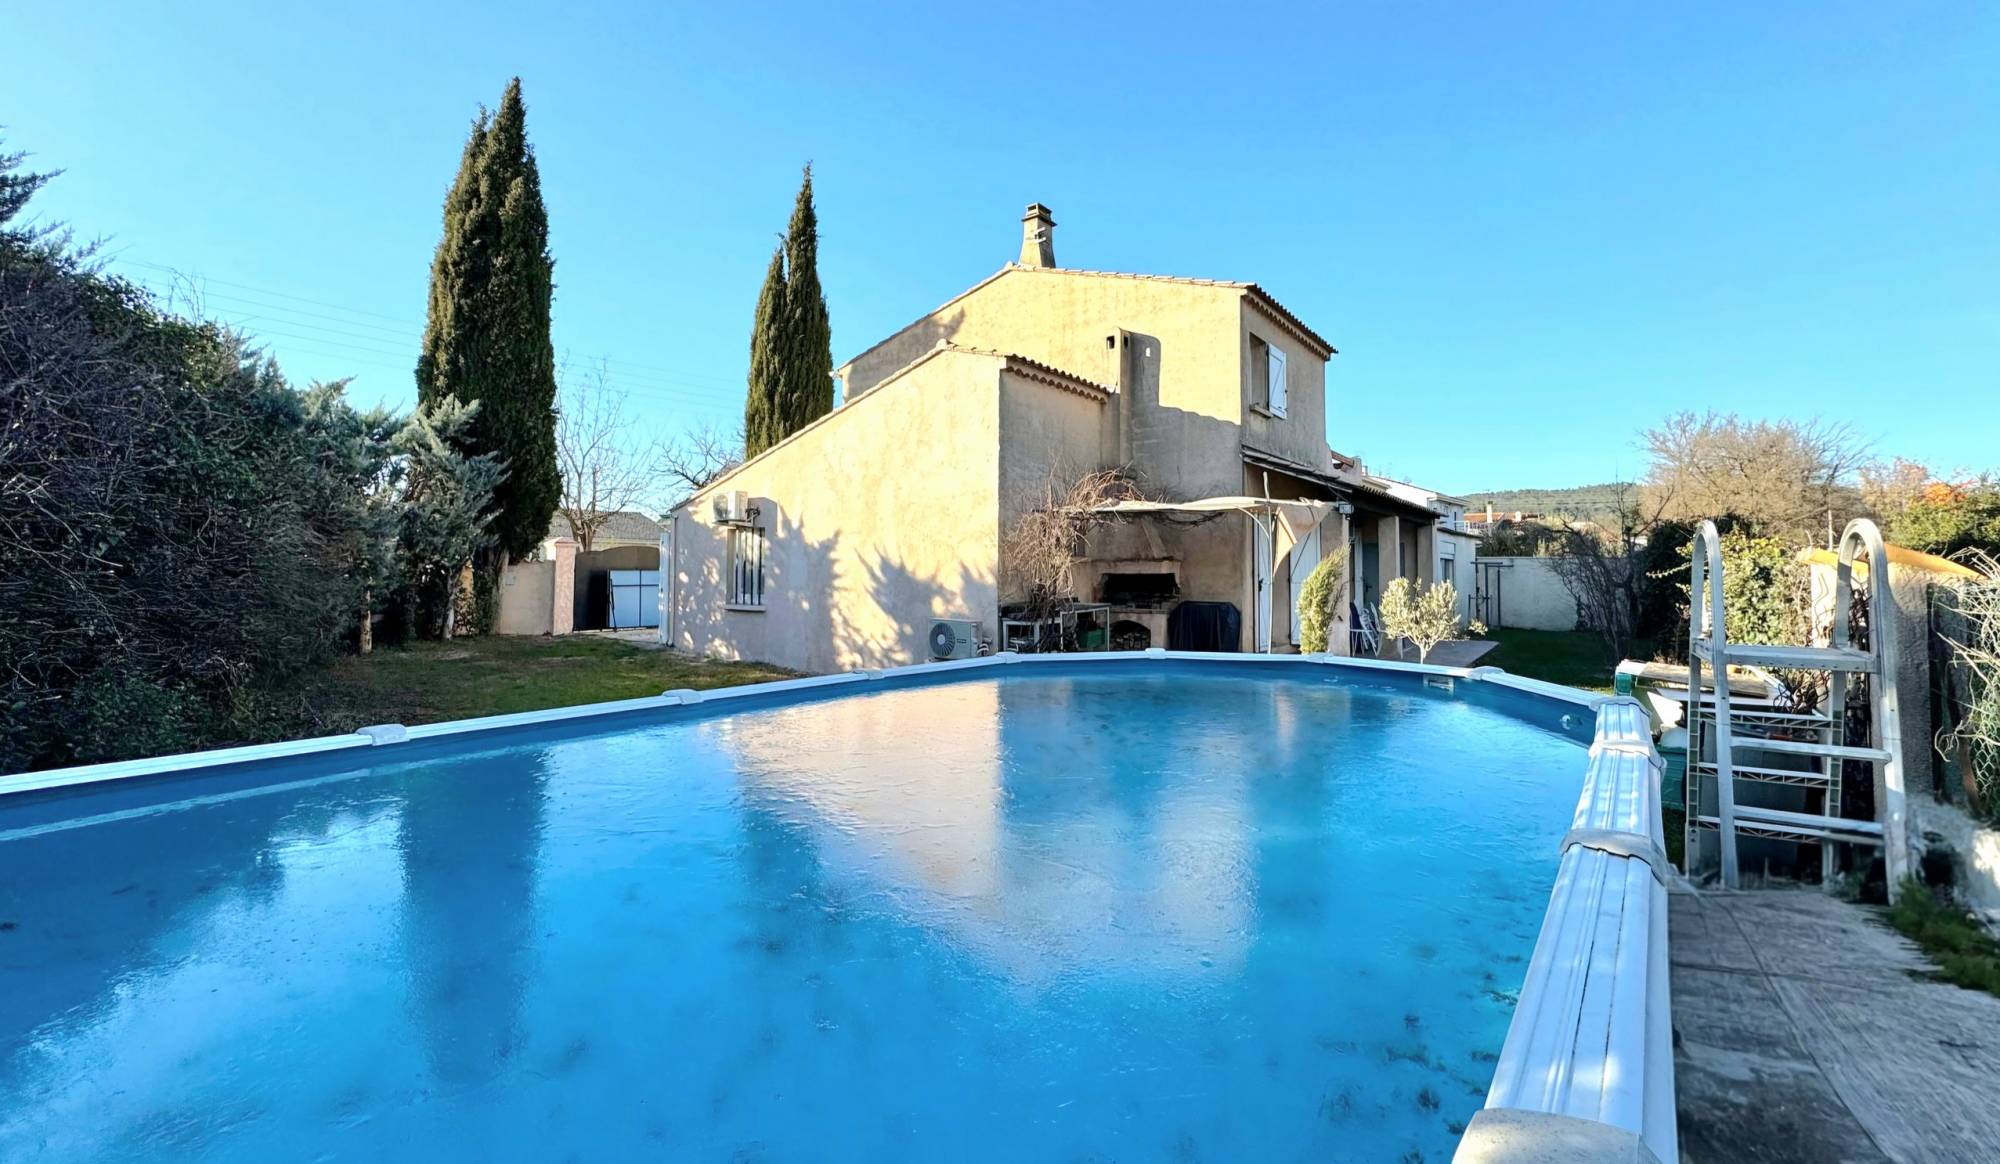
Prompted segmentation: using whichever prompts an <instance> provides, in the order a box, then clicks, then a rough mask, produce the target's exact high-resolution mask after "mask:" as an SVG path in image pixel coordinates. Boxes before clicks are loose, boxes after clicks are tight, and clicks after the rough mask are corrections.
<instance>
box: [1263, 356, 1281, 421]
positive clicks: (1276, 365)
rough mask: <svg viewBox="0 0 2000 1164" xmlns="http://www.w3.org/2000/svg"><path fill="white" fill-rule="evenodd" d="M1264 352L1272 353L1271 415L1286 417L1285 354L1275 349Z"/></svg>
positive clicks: (1270, 368)
mask: <svg viewBox="0 0 2000 1164" xmlns="http://www.w3.org/2000/svg"><path fill="white" fill-rule="evenodd" d="M1264 350H1265V351H1267V352H1269V353H1270V365H1269V371H1270V380H1271V386H1270V393H1271V414H1272V415H1273V416H1283V415H1285V353H1283V352H1281V351H1279V350H1278V349H1277V348H1275V347H1272V348H1266V349H1264Z"/></svg>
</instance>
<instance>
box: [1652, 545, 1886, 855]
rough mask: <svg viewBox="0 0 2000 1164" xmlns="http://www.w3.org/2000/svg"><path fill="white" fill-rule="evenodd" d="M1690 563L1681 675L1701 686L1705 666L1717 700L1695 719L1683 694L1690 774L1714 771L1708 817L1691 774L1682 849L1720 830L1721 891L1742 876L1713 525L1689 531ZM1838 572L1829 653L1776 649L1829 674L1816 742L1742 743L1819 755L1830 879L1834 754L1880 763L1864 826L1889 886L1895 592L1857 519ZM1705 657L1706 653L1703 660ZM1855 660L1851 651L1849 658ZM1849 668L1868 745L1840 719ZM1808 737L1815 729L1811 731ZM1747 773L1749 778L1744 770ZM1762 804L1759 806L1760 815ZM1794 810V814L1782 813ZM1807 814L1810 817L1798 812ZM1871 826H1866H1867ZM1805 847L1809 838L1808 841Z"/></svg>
mask: <svg viewBox="0 0 2000 1164" xmlns="http://www.w3.org/2000/svg"><path fill="white" fill-rule="evenodd" d="M1693 551H1694V552H1693V553H1692V554H1691V555H1690V556H1691V558H1692V559H1693V561H1692V577H1691V580H1690V581H1691V585H1690V587H1689V596H1690V601H1689V618H1688V648H1689V649H1688V677H1689V691H1690V692H1691V693H1699V692H1700V690H1701V686H1700V684H1701V673H1702V666H1703V663H1704V661H1705V662H1706V663H1707V665H1708V666H1709V667H1710V668H1711V669H1712V670H1713V671H1714V673H1715V677H1716V682H1715V689H1716V698H1715V703H1714V711H1713V712H1712V714H1711V715H1707V716H1704V715H1702V714H1700V712H1699V702H1698V694H1693V695H1691V697H1690V701H1689V707H1690V712H1691V714H1690V715H1689V717H1688V746H1689V751H1688V755H1689V759H1690V771H1691V772H1692V771H1696V770H1699V768H1700V767H1713V768H1714V769H1715V774H1716V784H1715V787H1716V802H1717V803H1716V811H1715V813H1714V815H1712V816H1711V815H1708V814H1706V813H1703V812H1702V811H1701V808H1700V806H1699V804H1698V799H1699V788H1698V785H1697V783H1696V782H1695V781H1693V780H1690V782H1689V787H1690V790H1691V791H1690V801H1691V803H1690V808H1691V810H1692V811H1690V813H1689V816H1688V837H1689V844H1690V850H1689V851H1690V852H1692V851H1693V845H1694V843H1695V840H1696V835H1697V833H1698V832H1699V830H1700V829H1701V828H1702V827H1703V826H1704V825H1707V826H1709V827H1714V828H1715V829H1716V831H1717V833H1718V834H1719V839H1720V841H1721V848H1722V883H1723V885H1724V886H1725V887H1727V888H1730V889H1736V888H1739V887H1740V883H1741V875H1740V867H1739V862H1738V859H1737V853H1736V847H1737V846H1736V840H1737V836H1738V833H1739V831H1740V830H1741V829H1742V827H1743V826H1742V825H1741V824H1739V820H1738V818H1739V813H1738V812H1737V809H1736V788H1735V781H1736V772H1737V769H1736V765H1735V762H1734V755H1733V749H1734V744H1735V743H1737V742H1739V741H1738V740H1737V739H1736V736H1735V725H1734V722H1733V716H1732V714H1731V709H1730V695H1729V689H1728V675H1729V662H1730V653H1731V652H1730V647H1729V641H1728V632H1727V628H1726V626H1725V622H1724V618H1723V604H1722V590H1723V586H1722V560H1721V537H1720V535H1719V534H1718V533H1717V531H1716V529H1715V525H1714V523H1713V522H1703V523H1702V525H1701V528H1700V529H1699V530H1698V531H1697V532H1696V535H1695V544H1694V546H1693ZM1864 553H1865V554H1866V555H1867V563H1868V569H1869V571H1870V579H1871V581H1870V591H1871V597H1873V599H1874V602H1873V603H1872V604H1871V608H1870V618H1869V647H1868V650H1867V651H1865V652H1857V651H1855V650H1854V649H1853V648H1852V646H1851V642H1852V639H1853V629H1852V626H1851V619H1852V612H1853V599H1854V563H1855V561H1856V560H1857V558H1858V556H1859V555H1861V554H1864ZM1837 562H1838V571H1837V575H1836V583H1835V587H1834V600H1833V602H1834V605H1833V612H1832V618H1831V620H1830V621H1831V626H1830V628H1829V636H1828V637H1829V640H1830V649H1824V650H1817V651H1815V650H1814V649H1812V648H1804V649H1797V650H1793V649H1791V648H1779V649H1778V651H1779V653H1787V652H1789V653H1793V654H1797V655H1800V656H1807V657H1805V658H1801V659H1800V660H1799V663H1798V665H1801V666H1806V667H1809V668H1811V669H1817V670H1824V671H1826V672H1827V674H1828V696H1827V699H1828V708H1827V710H1828V717H1827V718H1828V720H1829V722H1828V724H1827V726H1826V728H1825V729H1824V735H1823V736H1822V737H1821V740H1820V741H1819V742H1818V743H1816V744H1814V743H1807V742H1804V741H1776V740H1773V741H1753V740H1750V739H1749V738H1745V739H1744V740H1742V741H1741V742H1743V743H1745V744H1746V745H1747V744H1750V743H1753V742H1754V743H1756V745H1757V746H1758V747H1759V748H1763V749H1764V750H1766V751H1774V752H1792V753H1797V754H1803V755H1812V756H1815V757H1817V758H1819V759H1820V760H1821V761H1822V763H1823V764H1824V767H1823V769H1822V774H1823V779H1824V780H1825V784H1826V788H1825V791H1824V793H1822V796H1823V799H1822V801H1821V808H1820V812H1819V814H1817V815H1818V816H1819V817H1820V818H1821V819H1822V820H1824V821H1826V822H1827V824H1826V825H1825V827H1824V828H1822V829H1818V830H1814V831H1818V832H1820V833H1822V834H1823V836H1822V838H1821V839H1820V840H1819V842H1818V843H1819V844H1820V846H1821V848H1820V852H1821V871H1822V874H1823V875H1825V876H1826V877H1827V878H1828V879H1829V880H1830V878H1831V875H1832V870H1833V853H1832V846H1831V843H1829V842H1837V843H1854V842H1853V841H1852V840H1850V839H1849V838H1848V837H1846V836H1842V835H1840V834H1842V833H1843V832H1852V831H1853V830H1852V829H1843V828H1841V826H1840V825H1839V824H1838V822H1839V820H1840V819H1841V818H1840V816H1839V808H1840V803H1839V796H1840V787H1841V783H1842V773H1841V769H1840V765H1841V763H1842V761H1843V760H1846V759H1855V760H1861V761H1864V762H1867V763H1870V764H1874V765H1877V766H1879V767H1878V769H1877V770H1878V771H1879V772H1880V774H1881V778H1882V779H1881V783H1882V789H1883V795H1882V804H1880V805H1879V806H1878V811H1877V815H1878V821H1877V822H1873V823H1874V828H1875V829H1879V831H1880V835H1881V838H1882V839H1881V842H1880V843H1881V845H1882V848H1883V860H1884V863H1885V865H1886V866H1887V871H1888V879H1889V882H1890V884H1891V885H1892V886H1893V885H1897V884H1900V883H1901V881H1902V879H1903V878H1904V877H1905V876H1907V875H1908V872H1909V837H1908V833H1907V831H1906V814H1907V806H1906V804H1905V799H1904V788H1903V772H1902V723H1901V719H1900V717H1899V712H1900V706H1901V705H1900V699H1899V693H1898V691H1897V688H1896V665H1897V653H1896V638H1895V634H1896V632H1895V618H1896V610H1895V596H1894V592H1893V590H1892V589H1891V586H1890V582H1889V563H1888V551H1887V549H1886V547H1885V546H1884V544H1883V542H1882V535H1881V532H1880V531H1879V530H1878V529H1877V528H1876V526H1875V523H1874V522H1872V521H1869V520H1867V519H1865V518H1857V519H1856V520H1854V521H1852V522H1850V523H1849V524H1848V526H1847V529H1846V531H1845V532H1843V533H1842V535H1841V540H1840V549H1839V554H1838V558H1837ZM1757 650H1758V649H1757V648H1747V649H1746V652H1742V653H1752V654H1754V653H1756V652H1757ZM1704 656H1706V659H1705V660H1704ZM1856 656H1858V657H1856ZM1850 670H1854V671H1866V672H1867V673H1869V674H1870V675H1871V676H1872V678H1871V679H1870V680H1869V685H1868V691H1869V711H1870V715H1869V718H1870V721H1871V726H1872V728H1873V737H1874V739H1873V742H1872V745H1871V746H1869V747H1865V748H1864V747H1853V746H1850V745H1848V744H1847V743H1846V738H1845V737H1846V731H1845V725H1844V717H1845V714H1846V695H1847V684H1848V676H1847V673H1848V672H1849V671H1850ZM1711 730H1712V731H1713V732H1714V737H1715V740H1714V748H1715V759H1714V760H1713V761H1710V762H1706V763H1703V762H1701V761H1699V760H1697V759H1696V758H1697V757H1699V756H1701V755H1702V751H1701V749H1702V740H1703V738H1704V736H1705V734H1706V733H1707V732H1708V731H1711ZM1815 734H1816V735H1818V734H1820V733H1819V732H1815ZM1746 775H1749V777H1750V778H1751V779H1753V780H1754V779H1756V778H1757V777H1756V776H1755V775H1754V774H1751V773H1748V772H1746ZM1761 811H1762V810H1760V812H1761ZM1781 815H1786V816H1790V815H1795V814H1781ZM1806 815H1811V814H1806ZM1871 831H1873V830H1871ZM1805 843H1813V842H1812V841H1810V840H1807V841H1805Z"/></svg>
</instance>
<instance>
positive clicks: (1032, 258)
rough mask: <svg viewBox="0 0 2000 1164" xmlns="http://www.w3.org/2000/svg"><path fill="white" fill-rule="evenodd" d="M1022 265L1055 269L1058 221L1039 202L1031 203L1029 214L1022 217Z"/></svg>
mask: <svg viewBox="0 0 2000 1164" xmlns="http://www.w3.org/2000/svg"><path fill="white" fill-rule="evenodd" d="M1021 265H1022V266H1024V267H1053V266H1055V265H1056V220H1055V216H1054V215H1053V214H1051V213H1049V208H1048V207H1046V206H1043V205H1042V204H1041V203H1039V202H1030V203H1029V204H1028V212H1027V213H1026V214H1023V215H1022V216H1021Z"/></svg>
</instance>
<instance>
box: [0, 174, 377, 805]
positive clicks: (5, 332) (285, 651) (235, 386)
mask: <svg viewBox="0 0 2000 1164" xmlns="http://www.w3.org/2000/svg"><path fill="white" fill-rule="evenodd" d="M18 161H19V159H18V157H13V156H8V155H4V154H0V433H4V434H5V435H4V439H0V772H13V771H20V770H24V769H28V768H35V767H46V766H50V765H57V764H68V763H80V762H86V761H91V760H104V759H118V758H128V757H133V756H143V755H150V754H155V753H159V752H166V751H176V750H183V749H186V748H189V747H196V746H200V745H201V744H202V743H204V742H206V741H207V740H208V739H209V738H211V737H213V736H214V735H216V734H222V735H224V736H226V735H228V734H229V731H230V729H229V723H228V717H229V714H230V712H231V709H232V708H233V707H234V706H236V704H235V698H234V697H235V695H236V694H237V693H238V692H240V691H241V690H243V689H244V688H246V687H251V686H257V685H267V684H272V683H276V682H281V681H283V680H284V679H285V678H286V677H288V676H290V675H293V674H296V673H297V672H299V671H300V670H302V669H304V668H307V667H311V666H314V665H316V664H319V663H322V662H324V661H326V660H327V659H328V658H329V657H331V656H332V655H334V654H335V653H337V652H338V651H339V650H341V648H342V646H343V645H344V643H345V642H346V640H347V637H348V635H349V634H350V633H351V632H352V630H353V627H354V625H355V622H356V619H357V616H358V613H359V610H360V607H361V605H362V601H363V595H364V594H365V593H366V592H367V591H368V588H369V586H370V585H371V584H375V583H377V582H378V581H379V577H380V573H381V572H380V570H379V569H378V568H377V565H378V563H379V559H380V558H381V556H382V555H381V554H380V553H379V552H378V551H379V546H380V543H381V542H382V541H383V539H384V538H385V537H386V536H387V535H388V534H389V533H390V532H391V527H390V526H389V525H388V524H387V523H385V522H383V521H382V520H381V515H380V513H379V512H377V511H378V510H379V508H380V507H379V506H377V505H376V504H375V503H374V502H373V501H371V500H370V491H371V489H373V488H374V487H375V486H376V484H377V483H378V478H379V476H380V474H381V472H382V465H383V463H384V462H383V458H382V456H380V455H379V453H380V449H379V447H378V446H380V445H381V444H382V442H383V441H384V440H385V439H386V435H387V431H388V429H389V428H390V427H391V423H392V418H390V417H388V415H387V414H386V413H381V412H375V413H368V414H361V413H357V412H355V411H354V410H353V409H352V408H351V407H349V406H348V405H347V403H346V401H345V400H344V399H343V397H342V395H341V391H340V387H339V386H338V385H328V386H322V387H318V388H315V389H313V390H312V391H310V392H299V391H295V390H294V389H293V388H292V387H291V386H290V385H289V384H287V383H286V382H285V379H284V377H283V376H282V375H281V374H280V373H279V372H278V369H277V367H276V365H274V364H272V363H270V362H268V361H266V360H264V359H262V358H261V356H260V355H259V353H258V352H256V351H255V350H254V349H252V348H250V347H248V346H246V344H245V342H244V341H243V340H242V339H241V338H240V337H238V336H236V335H234V334H232V333H230V332H228V331H226V330H223V329H221V328H219V327H217V326H215V325H213V324H209V323H201V322H195V321H189V320H186V319H181V318H178V317H176V316H174V315H172V314H171V313H169V312H167V311H164V310H162V309H161V308H160V307H159V306H158V305H157V304H156V303H155V302H154V301H153V299H152V298H151V296H150V295H148V294H147V293H146V292H145V291H144V290H143V289H141V288H139V287H136V286H134V285H132V284H131V283H128V282H126V281H124V280H122V279H118V278H116V277H113V276H110V275H107V274H105V273H104V272H103V271H102V270H101V269H100V268H99V266H98V264H97V263H95V262H94V261H93V259H92V258H91V256H90V253H89V252H88V251H87V250H80V249H78V248H76V247H74V246H72V245H70V244H69V242H68V241H67V239H66V237H65V236H63V235H60V234H51V233H49V232H48V231H46V230H40V229H29V228H25V227H21V226H18V225H16V224H15V219H16V217H17V216H18V215H19V214H20V213H21V212H22V210H23V209H24V207H25V205H26V202H27V196H28V195H29V194H31V193H33V189H34V187H35V186H36V185H38V184H39V182H38V180H36V179H34V178H33V176H28V177H23V176H21V175H20V174H18V172H17V170H18ZM371 449H373V450H374V451H371Z"/></svg>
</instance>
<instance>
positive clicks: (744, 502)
mask: <svg viewBox="0 0 2000 1164" xmlns="http://www.w3.org/2000/svg"><path fill="white" fill-rule="evenodd" d="M715 520H716V521H717V522H718V523H720V524H722V525H742V524H744V523H746V522H748V521H749V520H750V495H749V494H748V493H745V492H744V491H743V490H741V489H725V490H723V491H722V492H720V493H717V494H716V495H715Z"/></svg>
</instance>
